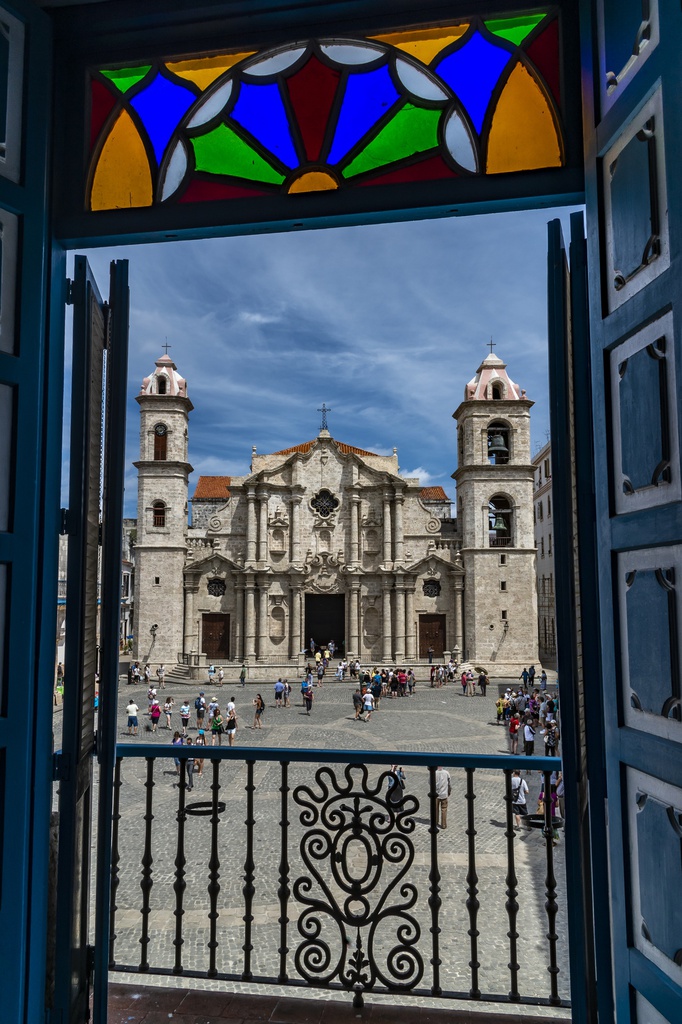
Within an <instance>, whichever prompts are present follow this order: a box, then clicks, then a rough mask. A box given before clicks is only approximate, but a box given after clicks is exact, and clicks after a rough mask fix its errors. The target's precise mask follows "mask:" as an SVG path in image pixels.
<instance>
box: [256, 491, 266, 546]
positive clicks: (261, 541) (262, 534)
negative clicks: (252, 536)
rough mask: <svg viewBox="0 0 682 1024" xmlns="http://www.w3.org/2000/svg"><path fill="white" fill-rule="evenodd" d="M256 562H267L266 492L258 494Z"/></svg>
mask: <svg viewBox="0 0 682 1024" xmlns="http://www.w3.org/2000/svg"><path fill="white" fill-rule="evenodd" d="M258 501H259V508H258V519H259V522H258V561H259V562H267V560H268V492H267V491H260V492H259V494H258Z"/></svg>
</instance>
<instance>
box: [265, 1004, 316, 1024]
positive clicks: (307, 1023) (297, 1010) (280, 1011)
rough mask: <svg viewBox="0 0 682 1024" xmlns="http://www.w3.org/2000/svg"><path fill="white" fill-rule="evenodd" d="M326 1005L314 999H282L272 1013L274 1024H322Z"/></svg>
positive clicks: (271, 1018)
mask: <svg viewBox="0 0 682 1024" xmlns="http://www.w3.org/2000/svg"><path fill="white" fill-rule="evenodd" d="M323 1010H324V1004H323V1003H321V1002H314V1001H313V1000H312V999H280V1001H279V1002H278V1003H277V1006H276V1007H275V1008H274V1010H273V1011H272V1014H271V1016H270V1020H271V1021H272V1022H273V1024H320V1021H321V1020H322V1013H323Z"/></svg>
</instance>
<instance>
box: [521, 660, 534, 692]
mask: <svg viewBox="0 0 682 1024" xmlns="http://www.w3.org/2000/svg"><path fill="white" fill-rule="evenodd" d="M523 685H524V687H525V686H526V681H525V679H524V681H523ZM528 685H529V686H530V688H531V690H532V689H533V686H534V685H535V665H531V667H530V668H529V669H528Z"/></svg>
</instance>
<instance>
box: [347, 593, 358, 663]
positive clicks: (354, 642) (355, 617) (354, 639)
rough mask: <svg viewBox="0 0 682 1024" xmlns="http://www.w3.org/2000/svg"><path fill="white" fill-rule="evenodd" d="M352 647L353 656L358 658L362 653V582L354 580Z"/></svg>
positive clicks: (351, 620)
mask: <svg viewBox="0 0 682 1024" xmlns="http://www.w3.org/2000/svg"><path fill="white" fill-rule="evenodd" d="M349 596H350V649H351V652H352V654H353V657H355V658H357V657H358V655H359V653H360V616H359V614H358V605H359V604H360V582H359V581H358V580H353V581H352V583H351V585H350V595H349Z"/></svg>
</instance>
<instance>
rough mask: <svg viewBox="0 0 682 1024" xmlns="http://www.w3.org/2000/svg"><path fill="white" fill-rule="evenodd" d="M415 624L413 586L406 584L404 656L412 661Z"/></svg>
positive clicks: (414, 655) (415, 655)
mask: <svg viewBox="0 0 682 1024" xmlns="http://www.w3.org/2000/svg"><path fill="white" fill-rule="evenodd" d="M415 626H416V623H415V621H414V587H411V586H409V585H408V586H407V587H406V589H405V658H406V659H407V661H414V660H415V659H416V657H417V654H416V650H415Z"/></svg>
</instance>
